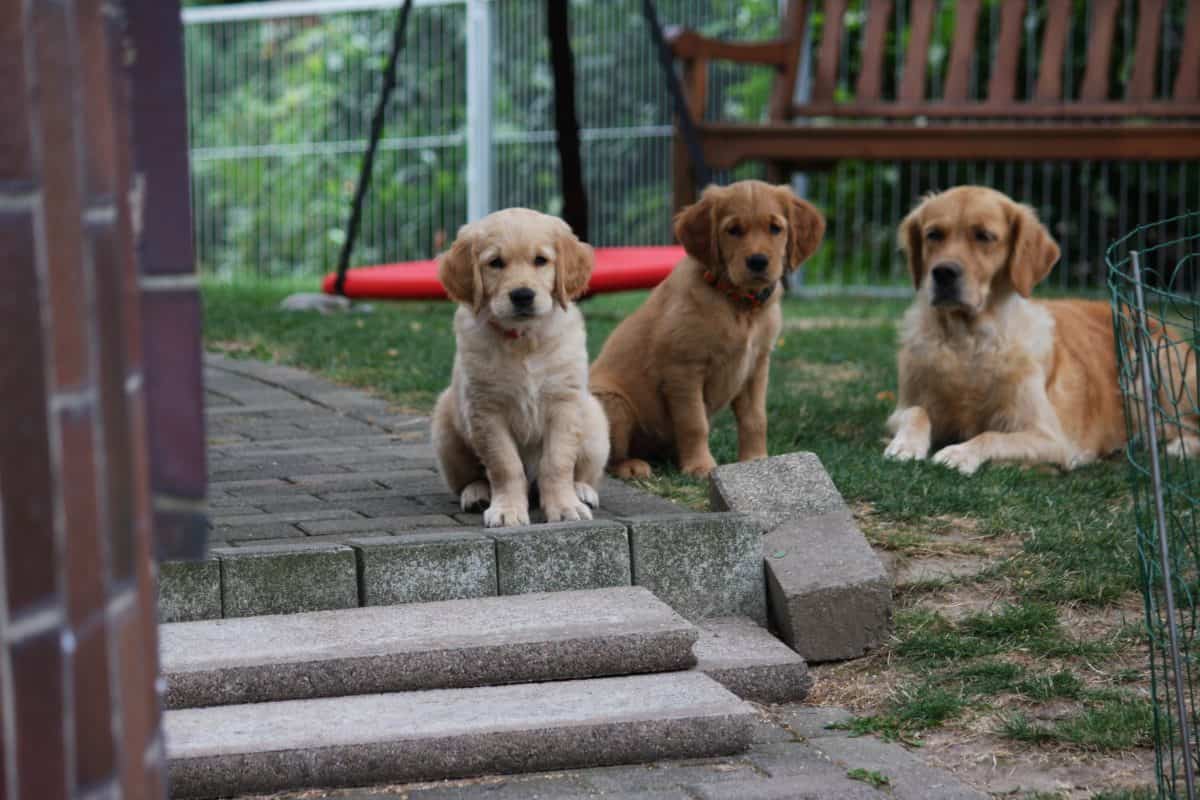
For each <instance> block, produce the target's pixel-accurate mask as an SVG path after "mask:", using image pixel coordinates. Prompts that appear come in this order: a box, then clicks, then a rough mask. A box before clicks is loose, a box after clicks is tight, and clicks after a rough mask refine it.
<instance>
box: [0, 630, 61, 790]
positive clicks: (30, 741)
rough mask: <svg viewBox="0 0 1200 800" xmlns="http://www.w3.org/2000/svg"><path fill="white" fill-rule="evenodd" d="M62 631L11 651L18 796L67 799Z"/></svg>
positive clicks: (40, 637)
mask: <svg viewBox="0 0 1200 800" xmlns="http://www.w3.org/2000/svg"><path fill="white" fill-rule="evenodd" d="M59 636H60V634H59V630H58V629H57V628H55V629H52V630H50V631H47V632H45V633H43V634H41V635H39V636H36V637H34V638H31V639H27V640H25V641H24V642H21V643H18V644H15V645H13V646H12V647H11V650H10V654H11V658H12V676H13V698H14V700H15V706H16V713H15V715H14V716H15V720H14V721H15V722H16V729H17V730H18V731H20V732H21V735H20V736H18V737H17V786H18V789H17V796H18V797H20V798H26V797H28V798H37V800H57V799H58V798H66V797H67V796H68V792H67V755H66V742H65V725H64V724H63V720H64V718H65V716H64V712H65V710H66V709H65V707H64V702H63V657H62V649H61V646H60V644H59Z"/></svg>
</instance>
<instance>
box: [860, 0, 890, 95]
mask: <svg viewBox="0 0 1200 800" xmlns="http://www.w3.org/2000/svg"><path fill="white" fill-rule="evenodd" d="M891 18H892V0H870V2H869V3H868V5H867V30H866V34H865V35H864V36H863V41H862V45H861V52H862V72H860V73H859V74H858V86H857V87H856V89H855V98H856V99H857V100H859V101H867V100H878V99H879V93H880V90H881V89H882V87H883V56H884V53H885V52H886V50H887V32H888V27H889V26H888V23H889V22H891Z"/></svg>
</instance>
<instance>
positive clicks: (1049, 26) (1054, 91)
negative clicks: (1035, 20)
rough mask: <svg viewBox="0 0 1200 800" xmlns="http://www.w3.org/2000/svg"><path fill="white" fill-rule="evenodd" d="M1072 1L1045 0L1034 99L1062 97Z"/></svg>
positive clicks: (1056, 98)
mask: <svg viewBox="0 0 1200 800" xmlns="http://www.w3.org/2000/svg"><path fill="white" fill-rule="evenodd" d="M1073 5H1074V0H1047V4H1046V6H1047V7H1046V27H1045V30H1044V31H1043V33H1042V53H1041V56H1042V59H1041V64H1040V66H1039V67H1038V82H1037V88H1036V90H1035V92H1034V97H1036V98H1037V99H1038V100H1058V99H1060V98H1061V97H1062V84H1063V52H1064V51H1065V50H1066V48H1067V36H1068V34H1069V33H1070V30H1071V10H1072V6H1073Z"/></svg>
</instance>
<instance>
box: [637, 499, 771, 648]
mask: <svg viewBox="0 0 1200 800" xmlns="http://www.w3.org/2000/svg"><path fill="white" fill-rule="evenodd" d="M627 522H628V523H629V544H630V550H631V553H632V560H633V580H634V583H636V584H638V585H639V586H645V587H647V588H648V589H650V590H651V591H652V592H654V594H656V595H657V596H658V597H660V598H662V599H663V600H664V601H666V602H667V603H668V604H669V605H670V606H671V607H672V608H674V609H675V610H676V611H678V612H679V613H680V614H683V616H685V617H687V618H688V619H690V620H692V621H693V622H694V621H697V620H701V619H707V618H710V617H728V616H746V617H749V618H750V619H752V620H754V621H755V622H758V623H761V624H765V623H766V618H767V614H766V594H765V591H764V588H763V566H762V542H761V536H760V534H759V531H758V528H757V526H755V525H754V524H752V523H751V522H750V521H749V520H748V519H746V518H745V517H744V516H743V515H741V514H677V515H663V516H651V517H637V518H633V519H629V520H627Z"/></svg>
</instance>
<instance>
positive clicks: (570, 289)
mask: <svg viewBox="0 0 1200 800" xmlns="http://www.w3.org/2000/svg"><path fill="white" fill-rule="evenodd" d="M555 250H556V251H557V255H558V261H557V263H556V264H555V266H554V300H555V302H557V303H558V304H559V305H560V306H562V307H563V308H564V309H565V308H566V307H567V305H568V304H569V303H570V302H571V301H572V300H574V299H575V298H577V297H579V295H581V294H583V290H584V289H586V288H587V284H588V279H589V278H591V277H592V267H593V266H595V263H596V258H595V255H594V253H593V252H592V246H591V245H590V244H585V243H584V242H581V241H579V237H577V236H576V235H575V234H574V233H573V232H572V231H571V228H570V227H569V226H568V225H567V224H566V223H565V222H564V223H563V233H562V235H561V236H559V237H558V244H557V245H556V246H555Z"/></svg>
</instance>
